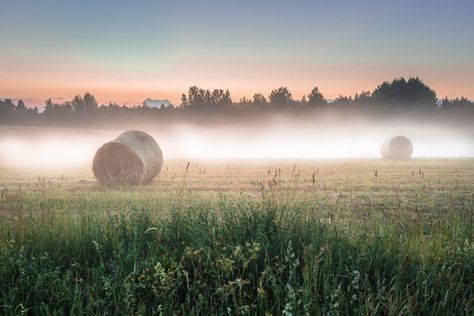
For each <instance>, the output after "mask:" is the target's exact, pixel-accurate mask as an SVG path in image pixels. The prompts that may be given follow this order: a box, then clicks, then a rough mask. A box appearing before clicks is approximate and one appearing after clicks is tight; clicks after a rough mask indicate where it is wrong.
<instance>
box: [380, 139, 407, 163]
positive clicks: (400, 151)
mask: <svg viewBox="0 0 474 316" xmlns="http://www.w3.org/2000/svg"><path fill="white" fill-rule="evenodd" d="M380 153H381V154H382V157H383V158H387V159H408V158H410V157H411V155H412V154H413V144H412V143H411V141H410V140H409V139H408V138H406V137H405V136H396V137H392V138H390V139H387V140H386V141H384V142H383V143H382V146H381V147H380Z"/></svg>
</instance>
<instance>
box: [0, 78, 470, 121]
mask: <svg viewBox="0 0 474 316" xmlns="http://www.w3.org/2000/svg"><path fill="white" fill-rule="evenodd" d="M317 109H325V110H330V111H335V112H337V111H347V110H348V109H352V110H353V111H354V110H355V111H357V110H368V109H369V110H374V109H377V110H378V111H382V112H383V111H385V112H390V111H396V112H413V111H416V112H434V111H436V112H453V111H457V112H462V114H463V115H465V113H468V114H469V115H472V114H473V113H474V103H473V102H471V101H470V100H468V99H467V98H465V97H461V98H454V99H448V98H444V99H438V97H437V95H436V92H435V91H434V90H433V89H431V88H430V87H429V86H427V85H426V84H425V83H424V82H423V80H421V79H420V78H418V77H413V78H409V79H408V80H406V79H405V78H397V79H394V80H392V81H385V82H383V83H381V84H380V85H378V86H377V87H376V88H375V89H374V90H373V91H362V92H360V93H357V94H355V96H342V95H340V96H339V97H337V98H336V99H334V100H331V101H329V100H327V99H326V98H325V97H324V95H323V94H322V93H321V92H320V90H319V89H318V87H314V88H313V89H312V90H311V91H310V92H309V93H308V94H307V95H304V96H303V97H302V98H301V99H294V98H293V96H292V93H291V92H290V90H289V89H288V88H287V87H279V88H277V89H274V90H272V91H271V93H270V95H268V97H265V96H264V95H263V94H261V93H255V94H254V95H253V97H252V98H251V99H247V98H245V97H244V98H241V99H240V100H239V101H238V102H236V101H233V100H232V97H231V94H230V92H229V90H223V89H215V90H212V91H211V90H205V89H201V88H199V87H197V86H192V87H190V88H189V90H188V91H187V93H183V94H182V96H181V103H180V104H179V105H176V106H172V107H161V108H160V107H158V108H156V107H152V108H150V107H148V106H146V105H145V104H142V105H136V106H132V107H128V106H124V105H122V106H120V105H119V104H116V103H109V104H108V105H104V104H102V105H99V104H98V102H97V100H96V98H95V96H94V95H93V94H91V93H89V92H87V93H85V94H84V95H83V96H81V95H76V96H75V97H74V98H73V99H72V100H70V101H66V102H63V103H55V102H53V101H52V99H48V100H46V102H45V106H44V109H43V111H39V110H38V109H37V108H36V107H34V108H30V107H27V106H26V105H25V103H24V102H23V101H22V100H21V99H20V100H19V101H18V102H17V104H14V102H13V101H12V100H11V99H4V100H0V123H3V124H33V125H35V124H49V125H84V124H86V125H87V124H91V125H97V124H100V123H101V122H104V121H114V120H118V121H120V120H127V118H130V117H135V118H137V119H138V118H140V117H142V116H146V117H148V118H150V117H152V118H153V117H154V118H159V117H162V118H170V117H172V118H175V119H179V117H180V116H181V117H182V116H186V115H194V116H199V115H200V114H202V115H205V116H208V115H210V114H211V115H212V114H216V115H217V114H219V115H225V114H226V113H227V114H230V115H229V116H230V117H232V116H235V115H236V114H238V115H245V114H246V113H254V112H260V113H274V112H278V111H290V112H304V111H305V110H317Z"/></svg>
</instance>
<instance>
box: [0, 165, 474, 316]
mask: <svg viewBox="0 0 474 316" xmlns="http://www.w3.org/2000/svg"><path fill="white" fill-rule="evenodd" d="M473 208H474V160H473V159H413V160H407V161H387V160H378V159H367V160H363V159H361V160H316V161H296V162H288V161H231V162H219V161H214V162H209V161H198V162H193V161H191V162H187V161H169V162H166V163H165V165H164V168H163V171H162V173H161V175H160V176H159V177H158V178H157V179H156V180H155V181H154V182H153V183H152V184H151V185H146V186H139V187H115V188H110V187H104V186H101V185H99V184H97V182H96V181H95V180H94V179H93V177H92V173H91V171H90V170H89V169H88V168H85V167H80V168H76V169H72V168H71V169H64V170H58V169H43V170H27V169H24V170H19V169H8V168H3V169H2V168H0V218H1V221H0V250H1V254H0V279H1V282H0V313H2V314H18V313H21V312H26V313H27V312H33V313H38V314H52V313H56V312H58V313H75V314H79V313H90V314H104V313H109V314H157V313H160V312H162V313H164V314H173V313H174V314H209V313H214V314H231V315H234V314H235V315H237V314H239V315H242V314H265V313H269V314H286V315H290V314H294V315H300V314H310V315H313V314H361V315H362V314H380V315H399V314H432V315H434V314H453V315H459V314H466V315H469V314H472V313H473V312H474V309H473V308H474V307H473V304H474V302H473V296H474V291H473V286H472V282H473V279H474V246H473V245H474V242H473V238H474V235H473V234H474V233H473V230H474V228H473V220H474V214H473V212H474V211H473Z"/></svg>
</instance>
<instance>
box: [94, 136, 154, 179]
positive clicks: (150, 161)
mask: <svg viewBox="0 0 474 316" xmlns="http://www.w3.org/2000/svg"><path fill="white" fill-rule="evenodd" d="M162 165H163V154H162V153H161V149H160V147H159V146H158V143H157V142H156V141H155V139H154V138H153V137H151V136H150V135H148V134H147V133H144V132H141V131H128V132H125V133H122V134H120V135H119V136H118V137H117V138H115V139H114V140H112V141H110V142H108V143H105V144H104V145H102V147H100V148H99V149H98V150H97V152H96V153H95V156H94V160H93V163H92V171H93V172H94V175H95V177H96V178H97V180H99V182H100V183H103V184H107V185H121V184H139V183H147V182H150V181H151V180H153V178H154V177H155V176H156V175H157V174H158V173H159V172H160V170H161V167H162Z"/></svg>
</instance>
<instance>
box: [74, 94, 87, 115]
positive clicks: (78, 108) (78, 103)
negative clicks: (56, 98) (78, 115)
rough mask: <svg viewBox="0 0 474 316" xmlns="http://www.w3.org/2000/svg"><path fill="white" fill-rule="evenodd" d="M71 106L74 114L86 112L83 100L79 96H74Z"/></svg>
mask: <svg viewBox="0 0 474 316" xmlns="http://www.w3.org/2000/svg"><path fill="white" fill-rule="evenodd" d="M71 106H72V110H73V111H74V112H84V111H85V110H86V106H85V103H84V99H83V98H82V97H81V96H80V95H76V96H75V97H74V99H72V101H71Z"/></svg>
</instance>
